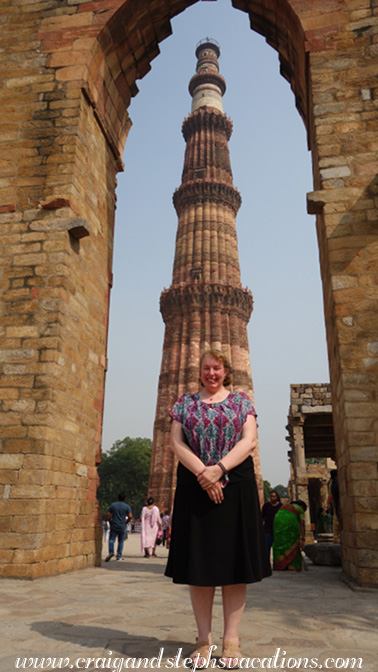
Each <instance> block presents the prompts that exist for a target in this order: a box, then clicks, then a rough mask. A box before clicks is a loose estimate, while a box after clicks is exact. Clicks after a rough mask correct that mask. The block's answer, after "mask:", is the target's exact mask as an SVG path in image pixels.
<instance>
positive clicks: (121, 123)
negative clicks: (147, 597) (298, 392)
mask: <svg viewBox="0 0 378 672" xmlns="http://www.w3.org/2000/svg"><path fill="white" fill-rule="evenodd" d="M194 1H197V0H138V2H136V1H135V0H111V1H110V0H95V1H93V2H86V1H84V2H83V0H77V1H76V2H75V1H74V0H65V1H64V2H61V0H55V1H54V0H53V1H50V2H49V3H47V5H46V7H44V4H43V3H39V4H38V5H33V4H30V3H29V4H26V5H25V3H23V2H21V1H19V0H10V1H9V2H8V7H7V10H6V14H3V15H2V35H1V41H2V48H3V50H4V51H3V53H4V54H5V56H6V63H7V71H6V72H4V71H3V75H2V82H1V87H2V88H1V90H0V105H1V111H2V118H3V119H6V123H5V124H4V125H3V127H2V130H1V135H0V142H1V144H2V150H3V151H2V157H3V159H2V171H3V179H2V180H1V182H0V198H1V201H0V223H1V230H2V241H1V256H0V259H1V290H2V313H1V327H0V328H1V333H2V342H1V350H0V353H1V355H0V362H1V372H0V399H1V404H2V415H1V425H0V436H1V440H2V443H3V447H2V454H1V456H0V465H1V467H0V468H1V476H2V478H1V481H0V498H1V499H0V521H1V528H0V529H1V530H2V537H1V544H2V546H1V551H0V563H1V568H2V574H3V575H4V576H24V577H31V578H33V577H36V576H41V575H43V574H52V573H56V572H64V571H67V570H70V569H73V568H80V567H85V566H88V565H92V564H93V563H94V562H96V557H98V555H97V556H96V548H97V545H98V542H99V538H98V536H96V535H97V533H98V532H99V530H98V528H96V525H95V523H96V520H97V515H98V514H97V506H96V487H97V474H96V462H97V461H98V459H99V453H100V440H101V424H102V409H103V390H104V379H105V370H106V341H107V320H108V301H109V290H110V287H111V282H112V270H111V269H112V246H113V226H114V210H115V187H116V173H117V171H119V170H120V169H122V161H121V156H122V151H123V148H124V144H125V141H126V136H127V132H128V128H129V122H128V116H127V107H128V104H129V102H130V98H131V97H132V96H133V95H135V94H136V93H137V87H136V80H137V79H138V78H141V77H143V76H144V75H145V74H146V72H148V70H149V67H150V65H149V64H150V61H151V60H152V59H153V58H154V57H155V56H156V55H157V54H158V53H159V47H158V44H159V42H160V41H161V40H163V39H164V38H165V37H167V36H168V35H169V34H170V32H171V27H170V20H171V19H172V18H173V17H174V16H175V15H176V14H178V13H180V12H181V11H183V10H185V9H186V8H187V7H189V6H190V5H191V4H194ZM232 4H233V5H234V7H235V8H237V9H240V10H242V11H244V12H246V13H247V14H248V15H249V19H250V22H251V27H252V28H253V29H254V30H257V31H258V32H260V33H261V34H262V35H264V36H265V38H266V40H267V42H268V43H269V44H270V45H271V46H273V47H274V48H275V49H276V50H277V51H278V52H279V55H280V63H281V72H282V74H283V75H284V76H285V77H286V78H287V79H288V80H289V81H290V84H291V87H292V90H293V92H294V95H295V100H296V105H297V108H298V110H299V112H300V114H301V115H302V117H303V119H304V122H305V124H306V128H307V131H308V140H309V146H310V148H311V151H312V156H313V166H314V185H315V191H314V192H312V193H311V194H309V195H308V207H309V212H311V213H315V214H316V215H317V228H318V239H319V252H320V261H321V270H322V279H323V288H324V298H325V310H326V324H327V340H328V350H329V358H330V369H331V383H332V390H333V411H334V417H335V436H336V450H337V461H338V468H339V472H340V487H341V500H342V510H343V518H344V531H343V566H344V570H345V571H346V573H347V574H348V575H349V576H350V577H352V578H353V579H355V580H357V581H358V582H359V583H360V584H377V583H378V548H377V541H376V538H377V534H376V532H377V529H378V514H377V503H378V473H377V463H378V459H377V457H378V453H377V434H378V424H377V417H378V413H377V410H378V403H377V400H376V389H377V370H378V355H377V353H378V334H377V332H378V316H377V278H378V273H377V258H378V244H377V233H376V232H377V221H378V215H377V198H376V193H377V189H378V187H377V180H376V174H377V172H378V161H377V159H376V146H377V140H376V138H377V125H376V103H375V100H376V91H377V88H376V82H375V73H376V68H377V60H378V56H377V54H376V48H375V39H376V32H377V28H376V25H377V24H376V20H377V17H376V14H377V10H376V9H374V8H372V7H371V3H370V2H369V0H360V2H359V3H358V7H357V8H356V7H355V4H356V3H351V2H350V1H349V0H344V1H343V0H331V1H330V0H320V1H319V2H317V3H316V7H314V3H312V2H311V1H310V0H278V1H277V0H275V2H272V1H271V0H259V1H256V0H234V1H233V3H232ZM15 35H17V40H15ZM96 530H97V532H96Z"/></svg>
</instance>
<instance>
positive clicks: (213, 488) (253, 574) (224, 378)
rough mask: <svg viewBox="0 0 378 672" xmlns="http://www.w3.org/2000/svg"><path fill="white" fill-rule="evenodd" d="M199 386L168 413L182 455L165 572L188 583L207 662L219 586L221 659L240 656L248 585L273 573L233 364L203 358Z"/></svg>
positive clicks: (248, 407)
mask: <svg viewBox="0 0 378 672" xmlns="http://www.w3.org/2000/svg"><path fill="white" fill-rule="evenodd" d="M200 381H201V386H202V389H201V391H200V392H199V393H196V394H189V393H187V394H184V395H183V396H182V397H180V399H178V401H177V402H176V404H175V405H174V407H173V409H172V411H171V418H172V430H171V446H172V450H173V452H174V453H175V455H176V456H177V458H178V460H179V465H178V470H177V488H176V494H175V502H174V508H173V517H172V538H171V545H170V551H169V558H168V564H167V568H166V572H165V573H166V575H167V576H170V577H172V579H173V581H174V582H175V583H185V584H189V586H190V595H191V601H192V607H193V612H194V617H195V620H196V624H197V628H198V637H197V644H196V647H195V649H194V651H193V652H192V654H191V655H190V657H191V658H192V660H193V661H194V660H196V661H197V667H198V666H201V665H202V666H203V665H204V664H205V662H206V659H207V658H208V656H209V655H210V654H211V649H210V647H211V644H212V634H211V622H212V607H213V600H214V593H215V587H216V586H222V600H223V614H224V630H223V651H222V658H221V662H222V665H223V667H233V668H235V667H237V665H238V662H239V660H240V659H241V658H242V654H241V651H240V641H239V625H240V621H241V618H242V615H243V611H244V607H245V600H246V584H247V583H253V582H255V581H260V580H261V579H262V578H264V577H265V576H269V575H270V574H271V569H270V564H269V562H268V560H267V552H266V545H265V537H264V532H263V528H262V522H261V513H260V506H259V500H258V494H257V488H256V482H255V476H254V469H253V460H252V457H251V455H252V452H253V449H254V447H255V445H256V419H255V417H256V412H255V410H254V408H253V406H252V403H251V401H250V399H249V398H248V396H247V395H246V394H245V393H243V392H231V391H230V390H228V389H226V388H227V387H228V386H229V385H231V375H230V365H229V363H228V361H227V359H226V357H225V356H224V355H223V354H222V353H221V352H218V351H217V350H209V351H207V352H205V353H204V355H203V356H202V358H201V362H200Z"/></svg>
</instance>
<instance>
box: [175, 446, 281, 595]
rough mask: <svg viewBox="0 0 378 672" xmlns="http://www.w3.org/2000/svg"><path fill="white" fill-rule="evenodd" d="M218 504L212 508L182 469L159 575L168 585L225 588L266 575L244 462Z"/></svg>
mask: <svg viewBox="0 0 378 672" xmlns="http://www.w3.org/2000/svg"><path fill="white" fill-rule="evenodd" d="M223 493H224V500H223V502H222V503H221V504H214V502H212V501H211V499H210V498H209V496H208V494H207V493H206V492H205V491H204V490H203V489H202V488H201V486H200V485H199V484H198V483H197V479H196V477H195V476H194V474H192V473H191V472H190V471H189V470H188V469H186V468H185V467H184V466H183V465H182V464H179V465H178V469H177V487H176V494H175V501H174V507H173V516H172V537H171V544H170V548H169V556H168V563H167V567H166V570H165V575H166V576H169V577H171V578H172V579H173V582H174V583H185V584H188V585H191V586H227V585H231V584H238V583H254V582H256V581H261V579H263V578H264V577H266V576H270V575H271V573H272V572H271V567H270V562H269V559H268V552H267V548H266V543H265V534H264V531H263V527H262V519H261V512H260V504H259V499H258V493H257V487H256V481H255V476H254V470H253V461H252V458H251V457H248V458H247V459H246V460H245V461H244V462H243V463H242V464H240V465H239V466H238V467H236V468H235V469H233V470H232V471H231V472H230V482H229V483H228V484H227V486H226V487H225V488H224V490H223Z"/></svg>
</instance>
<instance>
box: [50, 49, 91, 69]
mask: <svg viewBox="0 0 378 672" xmlns="http://www.w3.org/2000/svg"><path fill="white" fill-rule="evenodd" d="M90 56H91V54H90V52H88V51H79V50H76V51H75V52H73V51H59V52H58V53H54V54H52V55H51V56H49V57H48V59H47V67H51V68H61V67H65V66H70V65H78V64H80V63H88V61H89V60H90Z"/></svg>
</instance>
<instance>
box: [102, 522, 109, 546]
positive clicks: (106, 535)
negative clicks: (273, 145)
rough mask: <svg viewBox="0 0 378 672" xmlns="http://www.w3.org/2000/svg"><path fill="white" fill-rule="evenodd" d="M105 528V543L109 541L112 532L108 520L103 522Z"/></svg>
mask: <svg viewBox="0 0 378 672" xmlns="http://www.w3.org/2000/svg"><path fill="white" fill-rule="evenodd" d="M103 528H104V541H108V539H109V532H110V523H109V521H108V520H104V521H103Z"/></svg>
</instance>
